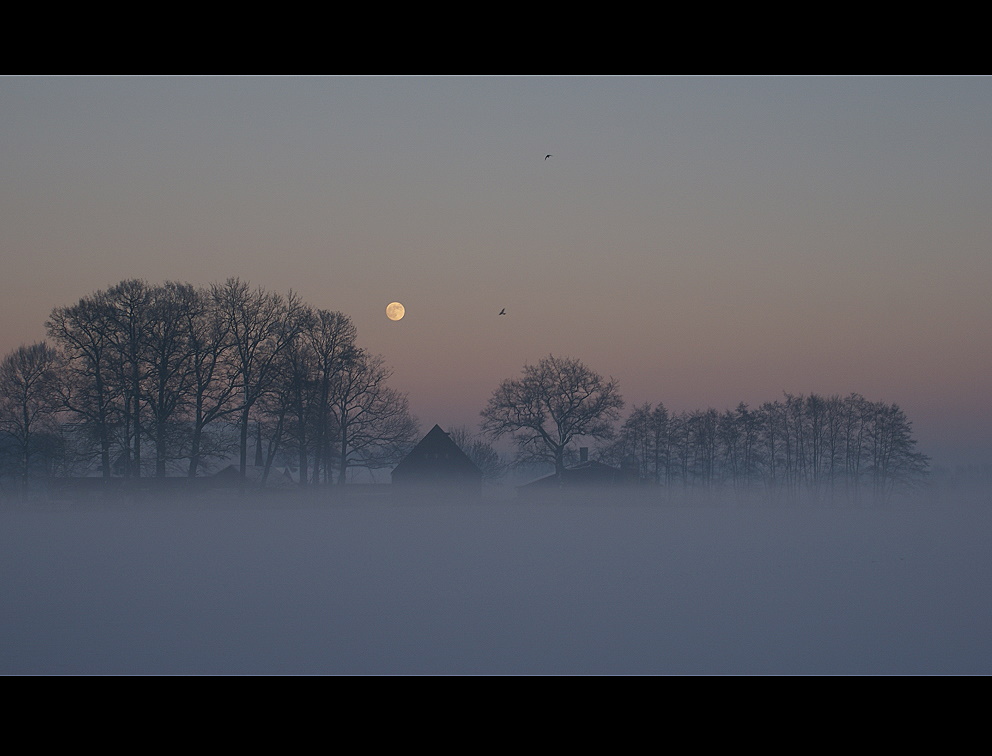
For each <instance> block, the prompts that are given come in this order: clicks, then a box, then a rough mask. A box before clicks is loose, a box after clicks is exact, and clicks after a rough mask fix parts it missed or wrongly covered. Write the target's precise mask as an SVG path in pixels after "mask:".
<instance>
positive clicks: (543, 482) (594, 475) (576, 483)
mask: <svg viewBox="0 0 992 756" xmlns="http://www.w3.org/2000/svg"><path fill="white" fill-rule="evenodd" d="M637 482H639V480H638V477H637V468H636V464H635V465H634V466H633V467H630V466H628V465H626V464H625V465H624V466H623V467H613V466H612V465H607V464H604V463H602V462H597V461H595V460H591V459H589V449H588V448H586V447H582V448H581V449H579V463H578V464H576V465H572V466H570V467H566V468H565V469H564V470H562V474H561V478H559V477H558V476H557V475H556V474H555V473H551V474H550V475H546V476H544V477H543V478H538V479H537V480H533V481H531V482H530V483H527V484H525V485H522V486H518V487H517V495H518V496H520V497H523V498H534V497H539V496H545V495H548V494H549V493H554V492H560V491H562V490H563V489H564V490H566V491H568V492H570V494H576V493H580V492H596V491H602V489H604V488H613V487H616V486H628V485H631V484H634V483H637Z"/></svg>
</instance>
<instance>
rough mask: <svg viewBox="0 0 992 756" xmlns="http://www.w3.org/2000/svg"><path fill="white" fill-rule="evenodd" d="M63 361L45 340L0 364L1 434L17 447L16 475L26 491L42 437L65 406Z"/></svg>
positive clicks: (17, 352)
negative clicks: (61, 394)
mask: <svg viewBox="0 0 992 756" xmlns="http://www.w3.org/2000/svg"><path fill="white" fill-rule="evenodd" d="M61 362H62V360H61V356H60V355H59V354H58V352H57V351H56V350H54V349H53V348H52V347H50V346H48V344H46V343H45V342H44V341H42V342H40V343H37V344H32V345H31V346H22V347H20V348H18V349H16V350H15V351H14V352H12V353H11V354H9V355H7V357H5V358H4V360H3V362H0V431H3V432H4V433H6V434H7V436H8V437H9V438H11V439H12V440H13V441H14V442H15V443H16V445H17V451H18V460H17V472H18V474H19V477H20V481H21V486H22V488H25V489H26V488H27V485H28V476H29V473H30V469H31V464H32V459H33V456H34V454H35V452H36V451H37V449H38V443H37V441H38V439H39V437H40V434H42V433H43V432H45V431H51V430H53V429H54V418H55V415H56V413H57V412H58V411H59V409H61V407H62V402H61V399H60V397H59V392H58V382H59V380H60V378H61V374H60V367H61Z"/></svg>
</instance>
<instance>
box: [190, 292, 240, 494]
mask: <svg viewBox="0 0 992 756" xmlns="http://www.w3.org/2000/svg"><path fill="white" fill-rule="evenodd" d="M182 326H183V331H184V332H185V340H186V345H187V349H188V350H189V359H188V361H187V375H186V386H187V389H186V391H187V401H186V411H187V417H188V419H189V422H190V426H191V427H190V435H189V439H188V443H189V449H188V455H189V467H188V469H187V475H188V477H190V478H195V477H196V476H197V473H198V472H199V469H200V465H201V463H202V461H203V459H204V458H210V457H213V456H222V455H224V454H226V453H227V452H228V451H229V448H228V446H227V444H226V443H225V442H221V443H219V444H218V443H213V440H212V437H211V436H210V434H209V433H208V430H207V429H208V426H209V425H210V424H211V423H213V422H214V421H216V420H218V419H220V418H223V417H225V416H227V415H229V414H231V413H233V412H235V411H236V408H237V405H236V402H235V397H236V394H237V387H238V379H239V373H238V370H237V368H236V367H235V365H234V361H233V360H232V359H231V353H232V352H233V350H234V340H233V339H232V338H231V327H230V322H229V320H228V319H227V318H226V317H223V314H222V313H221V311H220V310H219V309H218V307H217V306H216V303H215V301H214V299H213V296H212V293H211V292H210V291H208V290H203V289H198V290H197V291H196V292H195V296H194V299H193V302H192V303H191V306H190V307H189V308H186V309H185V310H184V311H183V315H182Z"/></svg>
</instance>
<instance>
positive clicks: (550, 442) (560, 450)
mask: <svg viewBox="0 0 992 756" xmlns="http://www.w3.org/2000/svg"><path fill="white" fill-rule="evenodd" d="M622 408H623V399H622V398H621V396H620V393H619V391H618V389H617V384H616V382H615V381H613V379H610V380H608V381H604V380H603V378H602V377H601V376H600V375H599V374H598V373H595V372H593V371H592V370H590V369H589V368H587V367H586V366H585V365H583V364H582V363H581V362H580V361H579V360H577V359H572V358H569V357H555V356H553V355H549V356H548V357H545V358H544V359H542V360H541V361H540V362H538V364H537V365H524V368H523V376H522V377H521V378H511V379H507V380H505V381H503V382H502V383H501V384H500V385H499V387H498V388H497V389H496V390H495V391H494V392H493V395H492V396H491V397H490V399H489V403H488V404H487V405H486V407H485V409H483V410H482V412H481V413H480V414H481V415H482V418H483V421H482V429H483V431H484V432H486V433H487V434H489V436H490V437H492V438H494V439H495V438H500V437H501V436H504V435H507V434H509V435H510V436H511V438H512V439H513V441H514V442H515V443H516V445H517V447H518V449H519V451H520V458H521V459H540V460H544V461H547V462H550V463H552V464H553V465H554V467H555V473H556V474H557V475H558V477H559V479H560V478H561V476H562V473H563V471H564V469H565V450H566V449H567V448H568V446H569V444H571V443H572V441H573V440H574V439H576V438H579V437H587V438H592V439H603V440H606V439H609V438H611V437H612V435H613V422H614V421H616V420H617V419H618V418H619V411H620V409H622Z"/></svg>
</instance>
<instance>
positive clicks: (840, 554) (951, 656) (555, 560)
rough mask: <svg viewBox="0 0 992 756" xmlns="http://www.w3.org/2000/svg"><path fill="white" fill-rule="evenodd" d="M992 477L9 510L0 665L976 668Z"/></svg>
mask: <svg viewBox="0 0 992 756" xmlns="http://www.w3.org/2000/svg"><path fill="white" fill-rule="evenodd" d="M989 504H990V496H989V489H988V488H969V489H964V488H961V487H957V488H955V487H945V488H941V489H936V490H930V491H927V492H926V493H924V494H921V495H918V496H916V497H915V498H912V499H903V500H894V501H890V502H889V503H887V504H885V505H880V506H859V507H854V506H846V505H844V506H842V505H830V504H827V503H821V504H816V505H814V504H808V503H807V504H802V503H801V504H789V505H786V504H781V505H770V504H758V503H754V504H737V503H734V502H732V501H730V500H721V501H709V502H706V501H702V500H698V499H696V500H694V501H692V502H691V503H689V502H686V501H684V500H670V501H661V500H657V499H655V500H646V499H645V500H634V499H630V498H629V497H627V498H621V497H605V496H604V497H599V498H585V499H583V500H582V501H580V502H571V503H564V502H555V503H552V502H549V501H538V502H535V503H524V502H521V501H519V500H516V499H513V498H508V497H503V498H496V497H492V496H485V497H482V498H481V499H474V500H471V501H464V500H437V499H436V498H434V499H431V498H422V499H418V500H413V499H410V500H392V499H390V498H388V497H374V496H352V497H350V498H338V499H336V500H334V501H326V500H316V499H309V500H308V499H304V498H301V497H298V496H277V495H268V496H261V495H254V496H250V497H248V498H246V499H238V498H237V497H234V496H225V495H216V496H214V497H212V498H201V499H196V500H194V499H169V500H159V501H155V500H151V499H148V498H144V499H131V500H125V499H120V500H113V501H93V502H89V503H78V502H76V503H61V504H60V503H58V502H55V503H37V502H36V503H32V504H16V503H12V502H9V501H5V502H4V503H3V506H2V507H0V581H2V593H3V597H4V598H3V604H2V606H3V609H2V614H0V673H3V674H7V675H11V674H15V675H16V674H32V675H33V674H98V675H99V674H111V675H128V674H238V675H240V674H362V675H367V674H373V675H374V674H414V675H421V674H534V675H546V674H555V675H559V674H623V675H639V674H955V675H969V674H988V673H990V672H992V644H990V641H989V638H990V637H992V632H990V631H992V605H990V601H989V598H988V585H989V584H990V583H992V548H989V547H990V545H992V507H990V506H989Z"/></svg>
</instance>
